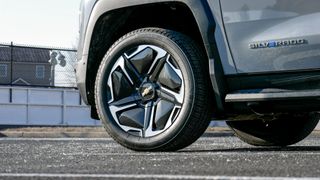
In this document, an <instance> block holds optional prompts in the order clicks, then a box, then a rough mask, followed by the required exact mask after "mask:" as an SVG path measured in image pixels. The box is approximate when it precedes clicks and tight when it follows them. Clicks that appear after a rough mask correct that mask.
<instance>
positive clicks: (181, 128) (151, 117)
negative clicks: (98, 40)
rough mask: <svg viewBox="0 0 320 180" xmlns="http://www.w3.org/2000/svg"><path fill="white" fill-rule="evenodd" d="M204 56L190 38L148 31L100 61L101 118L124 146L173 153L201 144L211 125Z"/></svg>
mask: <svg viewBox="0 0 320 180" xmlns="http://www.w3.org/2000/svg"><path fill="white" fill-rule="evenodd" d="M205 59H206V58H205V56H204V54H203V53H202V51H201V49H200V48H199V47H198V46H197V44H196V43H195V42H194V41H193V40H191V39H190V38H189V37H187V36H185V35H183V34H181V33H178V32H174V31H170V30H165V29H158V28H148V29H139V30H136V31H133V32H131V33H129V34H127V35H125V36H123V37H122V38H120V39H119V40H118V41H117V42H116V43H115V44H114V45H113V46H112V47H111V48H110V49H109V51H108V52H107V53H106V55H105V57H104V59H103V60H102V62H101V65H100V68H99V71H98V75H97V79H96V86H95V101H96V108H97V111H98V115H99V117H100V119H101V120H102V122H103V124H104V126H105V128H106V130H107V131H108V133H109V134H110V136H111V137H113V138H114V139H115V140H116V141H117V142H119V143H120V144H121V145H123V146H125V147H127V148H130V149H133V150H139V151H173V150H177V149H181V148H183V147H186V146H188V145H189V144H191V143H192V142H194V141H195V140H196V139H198V138H199V137H200V136H201V135H202V134H203V132H204V131H205V129H206V128H207V126H208V124H209V122H210V111H211V106H210V104H211V103H210V102H211V101H212V100H211V99H210V98H208V97H209V95H210V94H209V93H208V92H209V87H208V84H209V80H208V78H207V76H208V70H207V69H206V68H205V66H203V62H205V61H204V60H205Z"/></svg>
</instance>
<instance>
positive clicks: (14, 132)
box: [0, 127, 233, 138]
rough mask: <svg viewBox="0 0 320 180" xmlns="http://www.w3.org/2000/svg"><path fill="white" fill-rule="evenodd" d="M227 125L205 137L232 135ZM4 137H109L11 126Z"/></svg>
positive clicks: (95, 131)
mask: <svg viewBox="0 0 320 180" xmlns="http://www.w3.org/2000/svg"><path fill="white" fill-rule="evenodd" d="M231 135H233V133H232V132H231V131H230V130H229V129H228V128H226V127H210V128H208V129H207V131H206V132H205V134H204V135H203V136H204V137H219V136H231ZM0 137H3V138H109V137H110V136H109V135H108V133H107V132H106V131H105V130H104V128H103V127H11V128H6V129H0Z"/></svg>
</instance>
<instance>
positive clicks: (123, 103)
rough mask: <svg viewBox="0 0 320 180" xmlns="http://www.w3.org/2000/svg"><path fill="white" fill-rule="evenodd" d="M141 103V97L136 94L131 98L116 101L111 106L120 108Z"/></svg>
mask: <svg viewBox="0 0 320 180" xmlns="http://www.w3.org/2000/svg"><path fill="white" fill-rule="evenodd" d="M139 101H141V97H140V96H139V95H138V94H137V93H135V94H132V95H131V96H128V97H125V98H123V99H120V100H118V101H114V102H112V103H110V105H111V106H118V107H119V106H126V105H130V104H137V103H138V102H139Z"/></svg>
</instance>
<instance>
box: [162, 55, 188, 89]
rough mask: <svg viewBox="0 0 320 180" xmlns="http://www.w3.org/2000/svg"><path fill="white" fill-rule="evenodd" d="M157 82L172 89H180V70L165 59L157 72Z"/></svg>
mask: <svg viewBox="0 0 320 180" xmlns="http://www.w3.org/2000/svg"><path fill="white" fill-rule="evenodd" d="M179 75H180V76H179ZM158 82H160V83H161V84H162V85H164V86H166V87H167V88H169V89H171V90H173V91H180V89H181V85H182V76H181V71H180V70H179V69H176V68H175V67H174V66H173V65H172V64H171V63H170V62H169V61H168V60H167V61H166V63H165V64H164V66H163V68H162V70H161V72H160V73H159V77H158Z"/></svg>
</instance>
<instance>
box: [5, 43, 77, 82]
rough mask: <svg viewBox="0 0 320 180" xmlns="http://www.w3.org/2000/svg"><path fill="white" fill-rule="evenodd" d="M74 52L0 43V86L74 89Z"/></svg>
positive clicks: (54, 48) (55, 48)
mask: <svg viewBox="0 0 320 180" xmlns="http://www.w3.org/2000/svg"><path fill="white" fill-rule="evenodd" d="M75 64H76V50H75V49H68V48H58V47H44V46H29V45H22V44H14V43H0V85H7V86H33V87H68V88H75V87H76V78H75V72H74V68H75Z"/></svg>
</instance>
